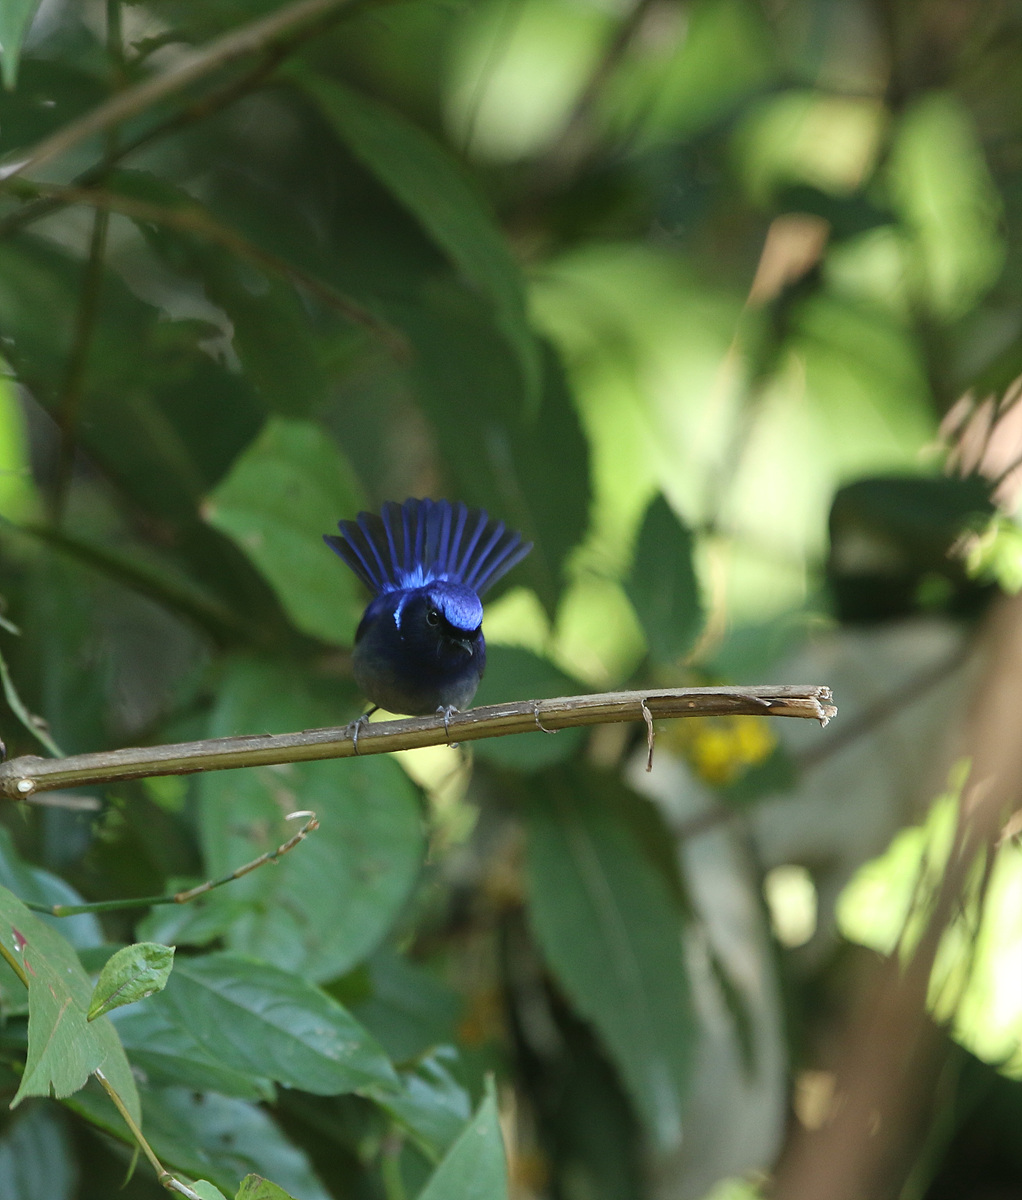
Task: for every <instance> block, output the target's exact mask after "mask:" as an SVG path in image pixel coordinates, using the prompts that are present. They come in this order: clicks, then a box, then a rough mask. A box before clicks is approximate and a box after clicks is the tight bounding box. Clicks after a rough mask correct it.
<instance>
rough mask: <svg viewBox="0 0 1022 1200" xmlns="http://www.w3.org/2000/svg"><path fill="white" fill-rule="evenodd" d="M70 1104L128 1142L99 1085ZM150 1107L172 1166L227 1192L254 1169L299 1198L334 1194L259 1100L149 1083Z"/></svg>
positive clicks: (160, 1151) (150, 1134) (149, 1129)
mask: <svg viewBox="0 0 1022 1200" xmlns="http://www.w3.org/2000/svg"><path fill="white" fill-rule="evenodd" d="M128 1011H130V1009H129V1010H128ZM68 1106H69V1107H70V1108H72V1109H74V1111H75V1112H77V1113H80V1114H81V1115H82V1116H84V1117H85V1118H86V1119H88V1120H89V1121H91V1122H92V1123H93V1124H94V1125H97V1126H99V1127H100V1128H101V1129H105V1130H106V1131H107V1132H108V1133H111V1134H113V1135H114V1136H115V1137H117V1138H120V1139H121V1140H122V1141H125V1142H128V1141H129V1139H128V1137H126V1133H127V1131H126V1129H125V1127H124V1123H123V1121H121V1119H120V1117H118V1115H117V1112H116V1110H115V1109H114V1108H113V1106H112V1105H111V1104H110V1103H109V1101H108V1100H107V1098H106V1096H105V1095H104V1094H103V1093H102V1092H96V1091H94V1090H93V1088H92V1087H88V1088H86V1089H85V1090H84V1091H82V1092H79V1093H78V1094H77V1095H76V1096H75V1097H74V1098H73V1099H71V1100H69V1101H68ZM145 1113H146V1125H145V1133H146V1138H147V1140H148V1141H149V1144H150V1145H151V1146H152V1148H153V1150H154V1151H155V1152H156V1155H157V1157H158V1158H159V1160H160V1161H161V1162H162V1163H163V1164H164V1166H166V1167H167V1168H168V1170H172V1171H176V1172H180V1173H182V1174H186V1175H190V1176H191V1177H192V1178H193V1179H207V1180H210V1181H211V1182H212V1183H213V1184H215V1185H216V1186H217V1187H218V1188H219V1189H220V1190H221V1191H222V1192H223V1193H224V1194H225V1195H227V1196H233V1195H234V1194H235V1191H236V1190H237V1186H238V1180H239V1179H241V1178H242V1177H243V1176H245V1175H248V1174H250V1173H252V1172H254V1173H255V1174H257V1175H263V1176H265V1177H266V1178H272V1179H275V1180H279V1181H280V1186H281V1187H282V1188H284V1189H285V1191H287V1192H290V1193H291V1194H292V1195H294V1196H300V1197H301V1200H331V1196H330V1193H329V1192H328V1191H327V1190H326V1188H325V1187H324V1186H323V1184H322V1183H321V1182H320V1180H319V1178H318V1177H317V1175H316V1173H315V1171H314V1170H313V1168H312V1166H311V1164H310V1162H309V1160H308V1158H307V1157H306V1155H305V1153H304V1152H303V1151H301V1150H299V1149H298V1148H297V1147H296V1146H294V1145H292V1144H291V1142H289V1141H288V1140H287V1138H286V1137H285V1136H284V1134H283V1133H282V1132H281V1131H280V1129H279V1128H278V1126H277V1125H276V1124H275V1123H274V1122H273V1120H272V1119H271V1117H270V1116H269V1114H268V1113H267V1112H266V1111H265V1109H263V1108H261V1107H260V1106H259V1105H256V1104H247V1103H246V1102H245V1101H243V1100H234V1099H229V1098H228V1097H226V1096H217V1095H215V1094H212V1093H207V1094H205V1095H200V1094H197V1093H196V1092H194V1091H191V1090H190V1089H187V1088H147V1089H146V1091H145Z"/></svg>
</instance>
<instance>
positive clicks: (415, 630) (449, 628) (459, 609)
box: [394, 580, 483, 655]
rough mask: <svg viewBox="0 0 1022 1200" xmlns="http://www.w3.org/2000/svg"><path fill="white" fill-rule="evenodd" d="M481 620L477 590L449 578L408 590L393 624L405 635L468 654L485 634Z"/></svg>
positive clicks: (395, 611)
mask: <svg viewBox="0 0 1022 1200" xmlns="http://www.w3.org/2000/svg"><path fill="white" fill-rule="evenodd" d="M482 623H483V604H482V601H481V600H480V599H479V597H478V596H477V595H476V594H475V592H474V591H472V589H471V588H467V587H465V586H463V585H462V584H460V583H449V582H447V581H446V580H434V581H433V582H431V583H428V584H427V585H426V586H425V587H421V588H414V589H412V590H410V591H407V592H405V593H404V596H403V598H402V600H401V601H400V602H399V603H398V604H397V605H396V606H395V608H394V624H395V625H396V626H397V629H398V632H400V633H401V634H402V635H403V637H404V638H406V639H408V640H410V641H418V640H427V641H432V642H435V643H436V644H437V645H438V646H442V647H443V648H444V649H445V650H450V651H457V650H460V651H463V652H465V653H467V654H469V655H471V654H472V653H473V652H474V650H475V648H476V646H477V644H478V642H479V640H480V638H481V637H482Z"/></svg>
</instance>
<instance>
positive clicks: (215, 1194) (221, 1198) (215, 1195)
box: [192, 1179, 227, 1200]
mask: <svg viewBox="0 0 1022 1200" xmlns="http://www.w3.org/2000/svg"><path fill="white" fill-rule="evenodd" d="M192 1191H193V1192H195V1194H196V1195H198V1196H201V1197H202V1200H227V1197H226V1196H225V1195H224V1194H223V1192H222V1191H221V1190H220V1189H219V1188H218V1187H216V1186H215V1185H214V1184H212V1183H210V1182H209V1180H208V1179H197V1180H196V1181H195V1183H193V1184H192Z"/></svg>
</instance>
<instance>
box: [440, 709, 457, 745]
mask: <svg viewBox="0 0 1022 1200" xmlns="http://www.w3.org/2000/svg"><path fill="white" fill-rule="evenodd" d="M436 710H437V712H438V713H439V714H440V715H441V716H442V717H443V719H444V733H446V734H447V744H448V746H450V745H451V744H452V743H451V714H452V713H456V712H457V711H458V710H457V709H456V708H455V707H454V705H453V704H438V705H437V709H436Z"/></svg>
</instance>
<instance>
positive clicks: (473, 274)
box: [287, 65, 541, 410]
mask: <svg viewBox="0 0 1022 1200" xmlns="http://www.w3.org/2000/svg"><path fill="white" fill-rule="evenodd" d="M287 71H288V74H290V76H291V77H292V78H293V79H294V80H295V81H296V82H297V83H298V84H300V86H301V87H302V88H303V89H304V90H305V91H306V92H307V93H308V94H309V95H311V96H312V97H313V98H314V99H315V100H316V101H317V102H318V103H319V105H320V107H321V108H322V110H323V112H324V113H325V114H326V116H327V118H328V120H329V121H330V122H331V124H332V125H333V126H334V128H335V129H336V130H337V132H338V134H339V135H340V137H341V139H342V140H343V141H344V142H346V143H347V145H348V147H349V149H350V150H351V152H352V153H353V154H354V155H355V157H356V158H357V159H359V161H360V162H362V163H363V164H364V165H365V166H366V167H367V168H368V169H369V170H370V171H371V172H372V173H373V174H374V175H375V176H376V177H377V179H379V180H380V182H381V183H382V184H383V185H384V186H385V187H386V188H388V189H389V190H390V191H391V192H392V193H393V195H394V196H395V197H396V198H397V199H398V200H399V201H400V202H401V203H402V204H403V205H404V206H405V207H406V208H407V209H408V210H409V211H410V212H411V213H412V214H413V215H414V216H415V218H416V219H417V220H418V221H419V223H420V224H421V225H422V227H423V228H424V229H425V230H426V232H427V233H428V234H429V235H430V236H431V237H432V238H433V239H434V240H435V241H436V243H437V245H438V246H440V247H441V248H442V249H443V250H444V252H445V253H446V254H447V255H448V256H449V258H450V259H451V261H452V262H453V263H454V264H455V266H457V268H458V270H459V271H460V272H461V273H462V275H463V276H464V278H465V280H466V281H467V282H468V283H469V284H470V285H471V286H472V287H473V288H474V289H475V290H477V291H478V292H480V293H481V294H482V295H484V296H485V297H486V298H487V299H488V300H489V301H490V302H491V303H492V305H493V307H494V310H495V315H496V323H497V327H498V328H499V329H500V331H501V333H502V335H503V336H504V338H505V339H506V341H507V343H508V344H509V345H510V346H511V348H512V349H513V351H514V354H515V357H516V359H517V361H518V364H519V368H520V370H521V373H522V378H523V380H524V390H525V395H526V397H528V398H531V399H532V400H535V398H536V397H538V394H539V383H540V378H541V367H540V360H539V353H538V348H537V344H536V341H535V338H534V337H533V334H532V331H531V330H530V329H529V325H528V321H527V319H526V312H525V294H524V288H523V286H522V279H521V273H520V271H519V269H518V266H517V264H516V263H515V261H514V259H513V258H512V256H511V252H510V250H509V249H508V245H507V241H506V239H505V238H504V235H503V233H502V232H501V231H500V229H499V228H498V226H497V224H496V222H495V221H494V219H493V217H492V216H491V215H490V214H489V213H488V212H487V211H486V209H485V208H484V206H483V204H482V202H481V200H480V199H479V197H478V196H477V195H476V193H475V192H474V191H473V189H472V188H471V187H470V185H469V184H468V182H467V181H466V179H465V177H464V176H463V175H462V173H461V171H460V169H459V168H458V166H457V165H456V163H455V162H454V161H453V159H451V158H450V157H449V156H448V154H447V152H446V151H445V150H444V149H443V148H442V147H440V146H439V145H437V143H436V142H434V141H433V140H432V138H430V137H429V136H428V135H427V134H425V133H424V132H423V131H422V130H421V129H419V128H418V127H417V126H415V125H412V124H410V123H409V122H408V121H406V120H405V119H404V118H403V117H401V116H400V115H399V114H398V113H396V112H394V111H393V110H392V109H389V108H386V107H385V106H384V105H382V104H380V103H379V102H378V101H376V100H372V99H370V98H369V97H368V96H365V95H362V94H360V93H359V92H355V91H353V90H352V89H351V88H348V87H345V86H344V85H343V84H341V83H338V82H337V81H336V80H327V79H324V78H323V77H322V76H320V75H316V74H314V73H313V72H312V71H311V70H309V69H308V68H307V67H303V66H300V65H293V66H291V67H290V68H287ZM529 407H530V408H532V409H533V410H534V409H535V403H532V404H530V405H529Z"/></svg>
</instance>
